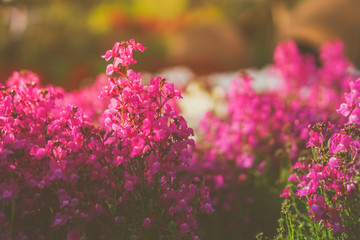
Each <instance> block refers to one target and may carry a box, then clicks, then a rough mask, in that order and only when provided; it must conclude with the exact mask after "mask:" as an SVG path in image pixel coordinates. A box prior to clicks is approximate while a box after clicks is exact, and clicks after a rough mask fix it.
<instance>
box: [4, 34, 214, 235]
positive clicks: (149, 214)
mask: <svg viewBox="0 0 360 240" xmlns="http://www.w3.org/2000/svg"><path fill="white" fill-rule="evenodd" d="M136 50H140V51H143V50H144V47H143V46H142V45H141V44H139V43H135V42H134V40H130V41H129V42H122V43H115V45H114V48H113V49H112V50H111V51H107V52H106V54H105V55H104V58H105V59H106V60H109V59H110V58H111V57H114V63H113V64H112V65H111V66H112V67H108V68H107V74H108V75H111V74H113V73H118V74H119V77H113V76H109V77H108V85H107V86H106V87H105V88H104V89H103V91H102V92H101V94H100V97H101V98H107V99H108V100H107V101H109V102H110V104H109V106H108V109H106V110H105V112H104V113H103V114H99V113H96V114H97V115H96V120H95V121H101V119H103V121H104V122H103V123H100V126H97V125H99V124H96V125H95V124H94V123H93V122H92V121H91V119H90V117H89V115H88V114H87V112H89V114H93V113H94V111H91V110H90V109H89V111H87V110H86V109H85V110H84V111H83V110H82V109H81V106H76V105H72V104H67V103H68V102H69V100H70V99H71V97H69V94H67V93H64V91H63V90H62V89H59V88H54V87H52V86H48V87H41V86H40V84H39V79H38V77H37V75H35V74H33V73H32V72H29V71H23V72H15V73H14V74H13V76H12V77H10V78H9V79H8V81H7V83H6V86H3V85H0V99H1V100H0V126H1V133H0V207H1V208H0V226H1V227H0V238H1V239H66V238H67V239H74V240H75V239H83V238H86V239H169V238H170V239H199V237H198V236H197V235H196V234H195V231H196V230H197V228H198V223H197V217H198V215H199V214H200V213H201V212H202V213H207V214H209V213H212V212H213V211H214V210H213V208H212V205H211V203H210V198H209V192H208V189H207V187H206V186H205V185H204V180H203V178H202V177H200V176H195V177H193V178H187V177H186V176H184V174H183V173H182V172H183V171H184V170H186V169H187V168H188V161H189V159H190V158H191V148H192V147H193V146H194V141H193V140H192V139H191V135H192V134H193V132H192V129H190V128H188V127H187V123H186V121H185V119H184V118H183V117H181V116H180V115H179V114H178V113H177V112H176V111H174V109H173V108H172V107H171V105H169V104H168V101H169V100H171V99H177V98H181V95H180V93H179V92H178V91H176V90H175V89H174V86H173V85H172V84H168V83H166V81H165V79H163V78H160V77H158V78H154V79H152V80H151V83H150V85H149V86H143V85H142V84H141V76H140V74H139V73H136V72H134V71H132V70H131V69H130V65H131V64H133V63H135V62H136V61H135V60H133V58H132V54H133V51H136ZM72 94H73V95H72V97H73V98H74V99H75V98H76V93H72ZM64 95H65V99H62V97H63V96H64ZM81 96H83V92H81V94H79V95H78V96H77V97H78V98H79V97H81ZM93 101H94V102H95V101H100V100H97V99H93ZM64 102H65V103H64ZM77 102H79V100H78V101H77ZM85 105H86V104H85ZM90 116H91V117H94V115H90Z"/></svg>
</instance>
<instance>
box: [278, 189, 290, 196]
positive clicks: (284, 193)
mask: <svg viewBox="0 0 360 240" xmlns="http://www.w3.org/2000/svg"><path fill="white" fill-rule="evenodd" d="M289 196H290V189H288V188H284V190H283V193H282V194H280V197H281V198H288V197H289Z"/></svg>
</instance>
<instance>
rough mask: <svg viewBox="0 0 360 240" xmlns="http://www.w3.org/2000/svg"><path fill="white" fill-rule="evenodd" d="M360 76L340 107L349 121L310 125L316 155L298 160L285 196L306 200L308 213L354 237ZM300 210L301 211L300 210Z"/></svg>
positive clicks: (358, 215) (359, 201) (358, 203)
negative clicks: (359, 87) (335, 123)
mask: <svg viewBox="0 0 360 240" xmlns="http://www.w3.org/2000/svg"><path fill="white" fill-rule="evenodd" d="M359 84H360V79H359V80H356V81H354V82H351V83H350V93H345V99H346V103H343V104H341V106H340V108H339V109H338V110H337V111H338V112H339V113H341V114H342V115H343V116H345V117H347V118H348V122H347V123H346V124H339V125H332V124H331V123H327V124H326V123H318V124H316V125H313V126H312V127H311V134H310V138H309V141H308V144H307V146H308V147H311V149H312V153H313V156H312V157H311V158H305V159H303V160H302V161H299V162H297V163H296V164H295V165H294V166H293V167H292V171H293V173H292V174H291V175H290V177H289V181H290V182H292V183H293V184H290V185H289V187H288V188H285V190H284V192H283V194H282V195H281V196H282V197H287V198H292V200H293V201H294V204H296V201H303V202H307V208H306V209H307V210H308V215H309V216H310V217H311V218H312V220H313V221H314V222H321V223H322V224H323V227H324V228H325V231H328V230H326V228H328V229H331V232H332V234H333V235H339V234H340V233H342V232H344V234H345V235H344V236H346V237H347V238H349V239H355V238H356V237H358V236H359V234H360V232H359V226H358V221H359V219H360V211H359V207H360V191H359V180H360V179H359V171H360V159H359V153H360V129H359V126H360V125H359V124H360V122H359V121H358V119H359V116H360V115H359V110H358V109H359V99H360V92H359V91H358V88H357V87H356V86H359ZM299 214H300V213H299Z"/></svg>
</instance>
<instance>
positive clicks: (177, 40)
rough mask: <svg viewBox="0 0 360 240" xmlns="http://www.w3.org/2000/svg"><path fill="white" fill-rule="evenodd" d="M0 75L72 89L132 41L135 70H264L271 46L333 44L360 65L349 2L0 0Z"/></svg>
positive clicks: (358, 25) (355, 7)
mask: <svg viewBox="0 0 360 240" xmlns="http://www.w3.org/2000/svg"><path fill="white" fill-rule="evenodd" d="M0 3H1V4H0V79H1V81H2V82H4V81H5V80H6V79H7V78H8V76H10V74H11V73H12V72H13V71H15V70H20V69H29V70H32V71H34V72H36V73H38V74H39V75H40V77H41V80H42V82H43V83H45V84H47V83H52V84H55V85H59V86H62V87H65V88H66V89H67V90H72V89H78V88H80V87H82V86H83V85H86V83H88V82H90V81H92V79H94V77H95V76H96V75H97V74H99V73H103V72H104V70H105V67H106V65H107V63H106V62H105V61H104V60H103V59H101V57H100V56H101V55H102V54H104V53H105V51H106V50H107V49H110V48H111V47H112V45H113V43H114V42H115V41H122V40H128V39H130V38H134V39H135V40H136V41H137V42H141V43H143V45H144V46H146V47H147V48H148V49H147V50H146V51H145V52H144V53H143V54H141V55H139V56H136V58H137V59H138V62H139V64H138V65H137V66H136V67H135V68H136V70H141V71H147V72H151V73H155V72H159V71H163V69H167V68H170V67H174V66H187V67H188V68H189V69H191V72H192V73H194V74H195V75H197V76H201V75H206V74H210V73H214V72H227V71H235V70H239V69H244V68H249V67H255V68H262V67H264V66H266V65H269V64H271V62H272V54H273V50H274V47H275V46H276V43H277V42H278V41H282V40H285V39H288V38H292V39H295V40H296V41H297V43H298V44H299V45H300V47H301V49H302V50H303V51H310V52H313V53H316V52H317V49H318V48H319V46H320V45H321V44H322V43H324V42H327V41H330V40H332V39H334V38H340V39H341V40H343V41H344V43H345V46H346V54H347V56H348V58H349V59H350V60H352V61H353V62H354V63H355V65H356V66H357V67H358V66H359V65H360V14H359V10H360V1H358V0H226V1H223V0H171V1H169V0H121V1H114V0H103V1H95V0H77V1H73V0H31V1H28V0H0Z"/></svg>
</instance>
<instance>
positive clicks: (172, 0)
mask: <svg viewBox="0 0 360 240" xmlns="http://www.w3.org/2000/svg"><path fill="white" fill-rule="evenodd" d="M187 6H188V0H134V2H133V8H132V10H133V15H134V16H139V17H154V18H160V19H170V18H174V17H176V16H177V15H179V14H181V13H183V12H184V11H185V10H186V8H187Z"/></svg>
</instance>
